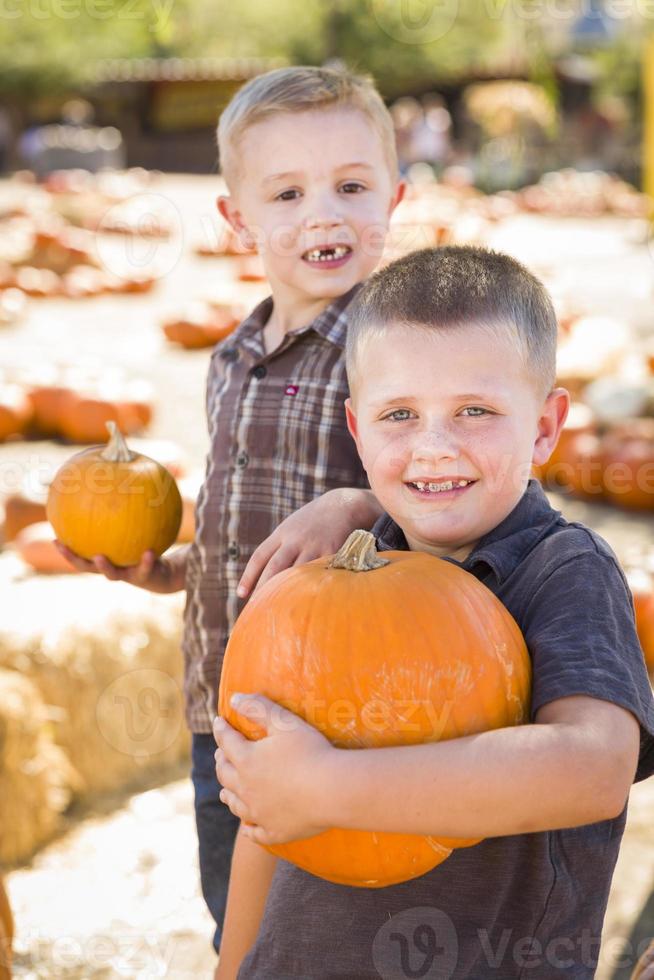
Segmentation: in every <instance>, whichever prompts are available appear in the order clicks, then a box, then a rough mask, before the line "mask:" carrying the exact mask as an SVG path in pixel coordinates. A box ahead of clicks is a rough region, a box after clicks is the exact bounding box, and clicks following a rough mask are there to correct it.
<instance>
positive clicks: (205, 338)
mask: <svg viewBox="0 0 654 980" xmlns="http://www.w3.org/2000/svg"><path fill="white" fill-rule="evenodd" d="M240 319H241V317H240V316H239V315H238V312H237V311H236V310H235V308H234V307H233V306H231V305H229V304H222V305H217V304H214V305H213V306H211V307H208V306H205V305H202V306H194V307H192V308H191V309H189V311H188V313H186V314H185V315H182V316H181V317H177V318H173V319H171V320H166V321H165V322H164V323H163V324H162V329H163V332H164V334H165V335H166V337H167V338H168V340H171V341H173V342H174V343H176V344H180V345H181V346H182V347H184V348H186V350H199V349H200V348H203V347H213V346H214V344H217V343H218V341H219V340H223V338H224V337H227V336H228V334H230V333H231V332H232V330H233V329H234V328H235V327H236V326H238V323H239V321H240Z"/></svg>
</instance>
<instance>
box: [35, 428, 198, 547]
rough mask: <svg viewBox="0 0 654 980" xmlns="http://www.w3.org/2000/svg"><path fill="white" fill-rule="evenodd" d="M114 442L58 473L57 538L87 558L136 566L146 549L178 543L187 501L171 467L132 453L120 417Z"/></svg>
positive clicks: (52, 510)
mask: <svg viewBox="0 0 654 980" xmlns="http://www.w3.org/2000/svg"><path fill="white" fill-rule="evenodd" d="M107 428H108V429H109V431H110V433H111V438H110V440H109V443H108V445H106V446H96V447H93V448H91V449H86V450H84V451H83V452H81V453H76V454H75V455H74V456H72V457H71V458H70V459H69V460H68V461H67V462H66V463H64V465H63V466H62V467H61V468H60V469H59V470H58V471H57V473H56V474H55V477H54V480H53V481H52V483H51V485H50V491H49V494H48V502H47V508H46V509H47V515H48V520H49V521H50V523H51V524H52V526H53V528H54V530H55V532H56V535H57V537H58V538H59V540H60V541H61V542H62V543H63V544H65V545H66V546H67V547H68V548H70V549H71V550H72V551H74V552H75V553H76V554H78V555H81V556H82V558H92V557H93V556H94V555H106V556H107V558H109V560H110V561H112V562H113V563H114V564H115V565H135V564H137V562H138V561H139V560H140V558H141V556H142V555H143V552H144V551H147V550H148V549H153V550H154V551H155V552H156V553H157V554H158V555H160V554H162V553H163V552H164V551H165V550H166V549H167V548H168V547H170V545H171V544H172V543H173V542H174V540H175V538H176V537H177V532H178V531H179V526H180V522H181V519H182V501H181V497H180V495H179V490H178V489H177V484H176V483H175V480H174V478H173V476H172V475H171V474H170V472H169V471H168V470H167V469H166V468H165V467H164V466H162V465H161V464H160V463H157V462H156V461H155V460H153V459H150V458H149V457H148V456H141V455H139V454H138V453H134V452H132V451H131V450H130V449H129V448H128V446H127V444H126V443H125V441H124V439H123V437H122V435H121V434H120V431H119V430H118V428H117V427H116V424H115V422H111V421H110V422H108V423H107Z"/></svg>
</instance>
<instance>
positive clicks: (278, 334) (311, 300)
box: [263, 293, 337, 354]
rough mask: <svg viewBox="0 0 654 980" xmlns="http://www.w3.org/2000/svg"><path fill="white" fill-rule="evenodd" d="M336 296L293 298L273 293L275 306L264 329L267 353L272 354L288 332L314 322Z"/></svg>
mask: <svg viewBox="0 0 654 980" xmlns="http://www.w3.org/2000/svg"><path fill="white" fill-rule="evenodd" d="M336 298H337V297H327V298H325V297H322V298H320V299H317V298H316V297H314V296H302V297H293V298H292V299H291V298H290V297H287V296H282V297H280V296H279V295H276V294H275V293H273V308H272V311H271V314H270V316H269V317H268V322H267V323H266V324H265V326H264V330H263V336H264V346H265V349H266V353H267V354H270V353H271V352H272V351H274V350H275V349H276V348H277V347H279V345H280V344H281V342H282V340H283V339H284V337H285V336H286V334H287V333H290V332H291V331H292V330H298V329H299V328H300V327H306V326H307V325H308V324H309V323H313V321H314V320H315V319H316V317H317V316H318V315H319V314H320V313H322V312H323V310H325V309H326V308H327V307H328V306H329V304H330V303H333V302H334V300H335V299H336Z"/></svg>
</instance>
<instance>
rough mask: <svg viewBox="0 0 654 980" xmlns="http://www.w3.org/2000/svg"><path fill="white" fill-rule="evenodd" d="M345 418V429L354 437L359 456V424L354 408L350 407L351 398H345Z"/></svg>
mask: <svg viewBox="0 0 654 980" xmlns="http://www.w3.org/2000/svg"><path fill="white" fill-rule="evenodd" d="M345 420H346V422H347V431H348V432H349V433H350V435H351V436H352V438H353V439H354V441H355V443H356V446H357V451H358V453H359V456H360V455H361V445H360V443H359V426H358V424H357V417H356V415H355V414H354V408H353V407H352V399H351V398H346V399H345Z"/></svg>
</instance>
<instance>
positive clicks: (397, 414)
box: [384, 408, 411, 422]
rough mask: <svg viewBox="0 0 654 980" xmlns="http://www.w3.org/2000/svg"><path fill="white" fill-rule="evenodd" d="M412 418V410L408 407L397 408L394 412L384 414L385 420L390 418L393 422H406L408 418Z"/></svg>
mask: <svg viewBox="0 0 654 980" xmlns="http://www.w3.org/2000/svg"><path fill="white" fill-rule="evenodd" d="M409 418H411V412H410V411H409V409H408V408H396V409H395V411H394V412H391V413H390V414H389V415H386V416H384V421H385V422H386V421H387V420H390V421H391V422H406V420H407V419H409Z"/></svg>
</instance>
